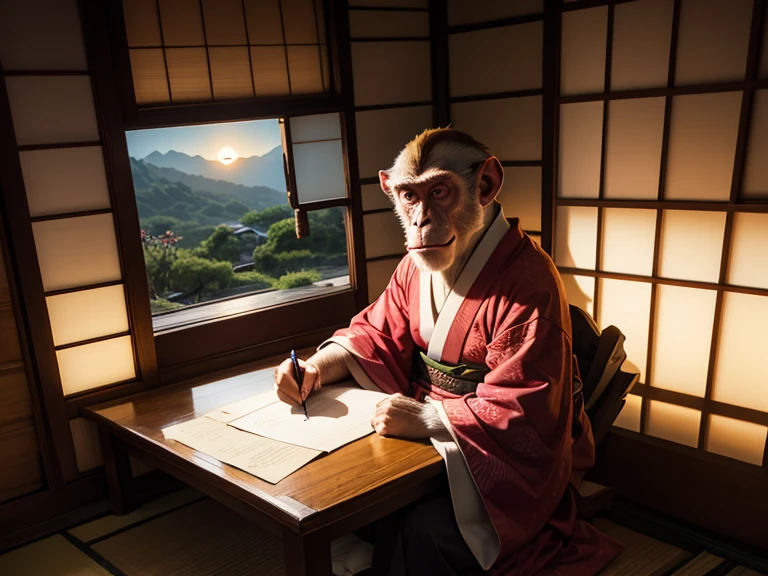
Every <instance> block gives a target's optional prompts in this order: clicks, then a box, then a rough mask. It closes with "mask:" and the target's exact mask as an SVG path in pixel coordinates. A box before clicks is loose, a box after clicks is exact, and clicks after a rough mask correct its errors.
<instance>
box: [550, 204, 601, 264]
mask: <svg viewBox="0 0 768 576" xmlns="http://www.w3.org/2000/svg"><path fill="white" fill-rule="evenodd" d="M597 210H598V209H597V208H592V207H589V206H558V207H557V220H556V233H555V264H557V265H558V266H564V267H566V268H582V269H587V270H594V269H595V259H596V257H597Z"/></svg>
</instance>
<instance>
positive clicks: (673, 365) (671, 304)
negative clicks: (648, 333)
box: [650, 285, 716, 398]
mask: <svg viewBox="0 0 768 576" xmlns="http://www.w3.org/2000/svg"><path fill="white" fill-rule="evenodd" d="M715 299H716V293H715V291H714V290H697V289H695V288H680V287H678V286H663V285H662V286H659V287H658V289H657V291H656V323H655V336H654V339H653V362H652V367H651V380H650V384H651V386H655V387H657V388H665V389H667V390H674V391H675V392H682V393H683V394H691V395H692V396H698V397H700V398H703V397H704V393H705V391H706V388H707V370H708V368H709V350H710V347H711V345H712V324H713V322H714V317H715Z"/></svg>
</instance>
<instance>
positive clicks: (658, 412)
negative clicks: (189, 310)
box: [554, 0, 768, 466]
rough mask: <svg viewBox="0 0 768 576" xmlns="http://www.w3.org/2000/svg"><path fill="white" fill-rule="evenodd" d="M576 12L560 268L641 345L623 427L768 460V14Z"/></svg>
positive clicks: (757, 6) (570, 39) (562, 155)
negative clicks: (766, 38) (766, 41)
mask: <svg viewBox="0 0 768 576" xmlns="http://www.w3.org/2000/svg"><path fill="white" fill-rule="evenodd" d="M580 4H581V3H579V2H571V3H566V4H564V6H563V8H562V14H561V16H562V18H561V24H562V51H561V54H562V56H561V75H560V96H559V99H558V102H559V130H558V138H559V142H558V165H557V195H556V196H557V197H556V199H555V206H556V210H555V242H554V245H555V254H554V257H555V262H556V264H557V265H558V266H559V268H560V271H561V273H562V275H563V279H564V280H565V283H566V285H567V287H568V292H569V294H568V295H569V299H570V300H571V302H572V303H575V304H577V305H579V306H581V307H582V308H585V309H587V310H589V311H590V312H591V313H592V314H593V315H594V316H595V318H596V319H597V321H598V323H599V324H600V325H601V326H602V327H605V326H608V325H610V324H614V325H616V326H618V328H619V329H621V330H622V331H623V332H624V334H625V335H626V337H627V341H626V345H625V348H626V350H627V352H628V360H627V364H628V366H627V368H629V369H632V370H637V371H638V372H639V373H640V382H641V384H640V385H638V386H637V387H636V388H635V389H634V392H633V393H634V395H633V396H631V397H630V399H629V402H628V404H627V406H626V408H625V410H624V412H623V413H622V414H621V416H620V417H619V419H618V420H617V422H616V425H617V426H619V427H622V428H626V429H629V430H632V431H634V432H637V433H640V434H644V435H649V436H653V437H656V438H660V439H663V440H666V441H671V442H674V443H677V444H680V445H684V446H688V447H691V448H693V449H696V450H699V451H706V452H708V453H710V454H716V455H718V456H725V457H728V458H730V459H736V460H740V461H743V462H747V463H749V464H753V465H756V466H765V465H766V456H765V455H766V453H768V452H766V432H768V386H766V382H768V380H766V375H765V370H764V366H763V360H764V356H765V354H766V351H768V335H767V334H768V332H766V330H765V325H766V323H768V272H766V271H767V270H768V249H766V246H768V233H767V232H766V230H768V204H766V203H765V200H766V199H768V171H766V163H765V158H766V157H768V81H766V80H765V78H766V76H768V74H766V62H765V61H766V59H767V58H768V56H766V55H765V54H763V56H762V57H761V55H760V52H761V50H762V51H763V52H765V48H763V47H762V46H761V44H760V43H759V42H758V40H759V38H760V35H761V33H762V34H763V35H765V31H761V28H763V27H764V22H765V15H764V10H765V3H764V2H761V1H755V2H753V1H752V0H733V1H730V2H721V1H719V0H635V1H632V2H616V3H613V2H608V3H607V5H602V6H597V7H587V8H581V6H580Z"/></svg>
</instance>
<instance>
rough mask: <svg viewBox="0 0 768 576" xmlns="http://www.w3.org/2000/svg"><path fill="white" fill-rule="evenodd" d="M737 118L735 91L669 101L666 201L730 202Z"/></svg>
mask: <svg viewBox="0 0 768 576" xmlns="http://www.w3.org/2000/svg"><path fill="white" fill-rule="evenodd" d="M740 113H741V92H723V93H719V94H692V95H685V96H675V97H674V99H673V101H672V120H671V123H670V132H669V160H668V164H667V189H666V199H667V200H713V201H727V200H728V199H729V198H730V193H731V178H732V176H733V161H734V158H735V155H736V137H737V134H738V128H739V115H740Z"/></svg>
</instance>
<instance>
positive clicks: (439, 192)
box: [429, 186, 448, 198]
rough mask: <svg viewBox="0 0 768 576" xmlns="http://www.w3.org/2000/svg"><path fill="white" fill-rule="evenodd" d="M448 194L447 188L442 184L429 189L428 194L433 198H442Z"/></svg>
mask: <svg viewBox="0 0 768 576" xmlns="http://www.w3.org/2000/svg"><path fill="white" fill-rule="evenodd" d="M447 194H448V189H447V188H445V187H444V186H438V187H436V188H432V190H430V192H429V195H430V196H432V197H434V198H444V197H445V196H446V195H447Z"/></svg>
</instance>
